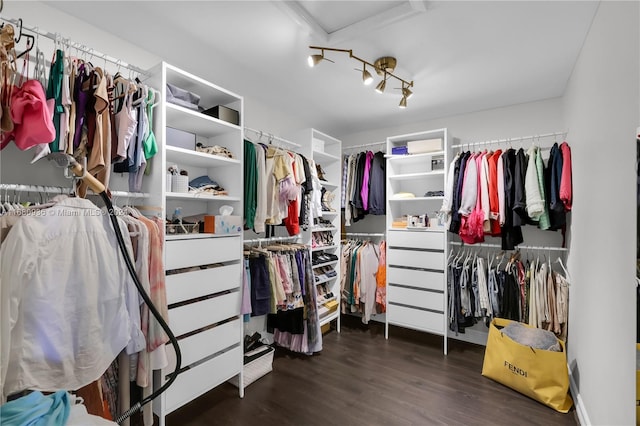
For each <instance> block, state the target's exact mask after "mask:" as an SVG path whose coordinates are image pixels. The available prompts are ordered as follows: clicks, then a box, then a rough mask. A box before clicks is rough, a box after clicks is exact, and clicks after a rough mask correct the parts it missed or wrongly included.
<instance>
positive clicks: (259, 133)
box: [244, 126, 302, 148]
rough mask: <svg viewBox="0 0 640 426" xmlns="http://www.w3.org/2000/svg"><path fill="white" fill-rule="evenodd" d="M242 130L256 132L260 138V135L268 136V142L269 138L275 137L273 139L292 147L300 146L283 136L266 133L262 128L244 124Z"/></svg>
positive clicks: (300, 146)
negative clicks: (258, 128) (253, 127)
mask: <svg viewBox="0 0 640 426" xmlns="http://www.w3.org/2000/svg"><path fill="white" fill-rule="evenodd" d="M244 130H245V131H247V130H248V131H250V132H253V133H255V134H257V135H258V136H259V137H260V138H262V136H266V137H267V138H269V143H271V140H274V139H275V140H277V141H279V142H282V143H285V144H287V145H290V146H293V147H296V148H302V145H300V144H298V143H295V142H291V141H288V140H286V139H283V138H281V137H278V136H274V135H272V134H271V133H266V132H263V131H262V130H256V129H252V128H251V127H246V126H245V128H244Z"/></svg>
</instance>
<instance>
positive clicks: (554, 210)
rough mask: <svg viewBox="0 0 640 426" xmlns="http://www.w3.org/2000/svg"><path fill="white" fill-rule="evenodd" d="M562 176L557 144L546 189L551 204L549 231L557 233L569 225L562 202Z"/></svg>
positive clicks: (550, 156)
mask: <svg viewBox="0 0 640 426" xmlns="http://www.w3.org/2000/svg"><path fill="white" fill-rule="evenodd" d="M561 176H562V152H561V151H560V149H559V148H558V144H557V143H555V144H553V146H552V147H551V151H550V153H549V162H548V163H547V169H546V171H545V180H544V183H545V187H546V189H547V191H546V193H547V195H548V198H546V199H545V200H546V202H547V203H549V204H548V205H549V223H550V226H549V230H551V231H557V230H558V229H562V228H563V227H564V226H565V225H566V223H567V213H566V212H565V210H564V204H563V203H562V201H561V200H560V179H561Z"/></svg>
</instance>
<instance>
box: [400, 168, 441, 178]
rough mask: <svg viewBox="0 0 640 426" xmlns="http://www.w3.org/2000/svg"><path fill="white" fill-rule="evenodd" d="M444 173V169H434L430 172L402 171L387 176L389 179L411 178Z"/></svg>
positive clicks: (439, 175)
mask: <svg viewBox="0 0 640 426" xmlns="http://www.w3.org/2000/svg"><path fill="white" fill-rule="evenodd" d="M442 175H444V170H435V171H432V172H422V173H403V174H399V175H393V176H387V178H388V179H389V180H413V179H420V178H426V177H430V176H438V177H441V176H442Z"/></svg>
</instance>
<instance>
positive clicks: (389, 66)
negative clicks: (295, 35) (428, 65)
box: [307, 46, 413, 108]
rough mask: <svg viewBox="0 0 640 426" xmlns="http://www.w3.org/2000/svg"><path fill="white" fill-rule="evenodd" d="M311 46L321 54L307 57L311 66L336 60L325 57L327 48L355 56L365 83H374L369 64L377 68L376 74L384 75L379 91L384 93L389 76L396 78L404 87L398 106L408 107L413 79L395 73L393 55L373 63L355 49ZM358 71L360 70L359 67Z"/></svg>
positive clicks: (377, 87) (377, 89) (401, 88)
mask: <svg viewBox="0 0 640 426" xmlns="http://www.w3.org/2000/svg"><path fill="white" fill-rule="evenodd" d="M309 48H310V49H317V50H320V53H319V54H317V53H316V54H312V55H309V57H308V58H307V61H308V64H309V66H310V67H315V66H316V65H318V64H319V63H320V62H322V61H329V62H334V61H332V60H331V59H329V58H326V57H325V54H324V52H325V50H326V51H330V52H342V53H348V54H349V57H350V58H353V59H355V60H356V61H359V62H361V63H362V82H363V83H364V84H365V85H369V84H371V83H373V76H372V75H371V73H370V72H369V70H367V66H368V67H370V69H373V70H375V72H376V74H378V75H379V76H380V77H382V80H380V82H379V83H378V85H377V86H376V89H375V90H376V92H377V93H384V91H385V89H386V86H387V80H388V79H389V78H395V79H396V80H398V81H399V82H400V83H402V87H400V88H398V89H400V90H401V91H402V92H401V93H402V98H401V99H400V104H399V105H398V106H399V107H400V108H406V107H407V100H408V99H409V98H411V96H413V92H412V91H411V89H410V88H411V87H413V80H411V81H407V80H405V79H403V78H400V77H398V76H397V75H395V74H394V73H393V71H394V70H395V68H396V65H397V61H396V58H394V57H392V56H383V57H381V58H378V59H376V60H375V62H373V63H371V62H369V61H366V60H364V59H362V58H360V57H358V56H356V55H354V54H353V50H351V49H336V48H333V47H322V46H309ZM358 71H360V70H359V69H358Z"/></svg>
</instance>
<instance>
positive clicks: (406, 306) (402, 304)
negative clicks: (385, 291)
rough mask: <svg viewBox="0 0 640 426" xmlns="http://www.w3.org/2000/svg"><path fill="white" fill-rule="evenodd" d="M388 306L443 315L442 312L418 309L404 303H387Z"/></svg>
mask: <svg viewBox="0 0 640 426" xmlns="http://www.w3.org/2000/svg"><path fill="white" fill-rule="evenodd" d="M388 303H389V304H390V305H395V306H400V307H403V308H409V309H416V310H418V311H427V312H433V313H434V314H444V311H437V310H435V309H429V308H419V307H417V306H411V305H405V304H404V303H397V302H388Z"/></svg>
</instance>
